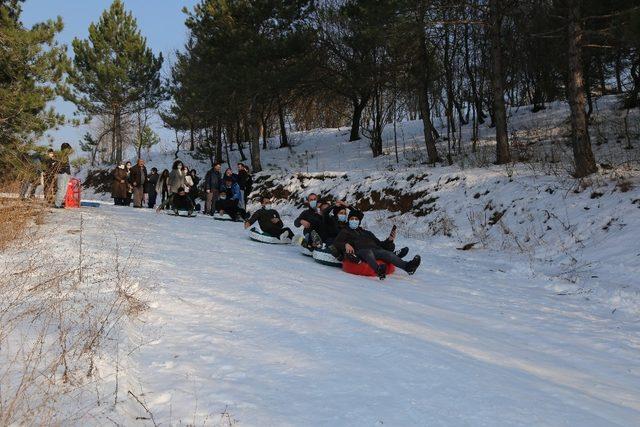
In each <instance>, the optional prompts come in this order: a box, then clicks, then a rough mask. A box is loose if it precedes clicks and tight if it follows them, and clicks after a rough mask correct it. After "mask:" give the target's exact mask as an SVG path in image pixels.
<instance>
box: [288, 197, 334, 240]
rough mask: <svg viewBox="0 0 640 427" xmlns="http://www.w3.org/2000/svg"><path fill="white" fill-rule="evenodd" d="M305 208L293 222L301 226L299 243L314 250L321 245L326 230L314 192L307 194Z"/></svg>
mask: <svg viewBox="0 0 640 427" xmlns="http://www.w3.org/2000/svg"><path fill="white" fill-rule="evenodd" d="M306 204H307V209H305V210H304V211H302V213H301V214H300V215H299V216H298V218H296V220H295V221H294V222H293V225H295V226H296V227H302V234H303V235H304V240H302V242H301V245H302V246H304V247H306V248H308V249H309V250H314V249H318V248H320V247H322V243H323V241H324V239H325V238H326V232H325V228H324V219H323V217H322V214H321V212H320V209H319V208H318V195H317V194H315V193H311V194H309V196H307V201H306Z"/></svg>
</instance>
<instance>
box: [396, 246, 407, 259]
mask: <svg viewBox="0 0 640 427" xmlns="http://www.w3.org/2000/svg"><path fill="white" fill-rule="evenodd" d="M408 253H409V248H407V247H406V246H405V247H404V248H402V249H400V250H399V251H396V256H397V257H398V258H404V257H406V256H407V254H408Z"/></svg>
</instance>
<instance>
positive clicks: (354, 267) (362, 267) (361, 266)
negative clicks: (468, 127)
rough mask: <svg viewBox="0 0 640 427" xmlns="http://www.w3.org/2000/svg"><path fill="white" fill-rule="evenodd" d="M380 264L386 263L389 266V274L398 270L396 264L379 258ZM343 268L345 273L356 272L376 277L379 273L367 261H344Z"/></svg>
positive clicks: (360, 274) (359, 274)
mask: <svg viewBox="0 0 640 427" xmlns="http://www.w3.org/2000/svg"><path fill="white" fill-rule="evenodd" d="M377 262H378V265H380V264H384V265H386V266H387V276H390V275H392V274H393V273H394V272H395V271H396V266H395V265H393V264H389V263H387V262H384V261H381V260H377ZM342 270H343V271H344V272H345V273H349V274H356V275H358V276H368V277H376V276H377V275H378V274H377V273H376V272H375V271H373V270H372V269H371V267H369V264H367V263H366V262H359V263H357V264H356V263H355V262H351V261H349V260H346V259H345V260H344V261H342Z"/></svg>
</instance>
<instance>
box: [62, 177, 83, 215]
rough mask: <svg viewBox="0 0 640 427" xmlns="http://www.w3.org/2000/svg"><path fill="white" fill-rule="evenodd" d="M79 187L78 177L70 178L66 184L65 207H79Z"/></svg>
mask: <svg viewBox="0 0 640 427" xmlns="http://www.w3.org/2000/svg"><path fill="white" fill-rule="evenodd" d="M80 189H81V187H80V180H79V179H78V178H71V179H70V180H69V184H67V194H66V196H65V199H64V207H65V208H79V207H80Z"/></svg>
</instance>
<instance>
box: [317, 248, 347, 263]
mask: <svg viewBox="0 0 640 427" xmlns="http://www.w3.org/2000/svg"><path fill="white" fill-rule="evenodd" d="M313 259H314V260H315V261H316V262H319V263H320V264H323V265H328V266H330V267H342V261H339V260H338V259H337V258H336V257H334V256H333V255H332V254H331V251H330V250H329V249H324V248H323V249H316V250H314V251H313Z"/></svg>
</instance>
